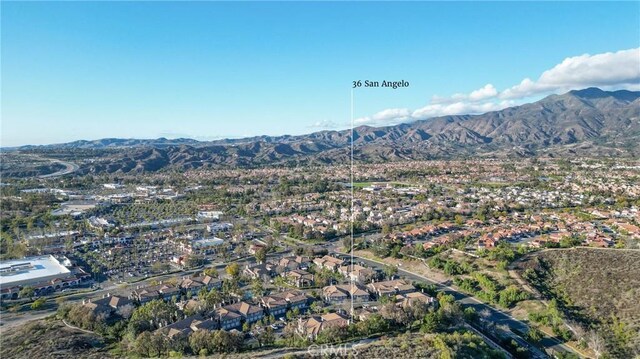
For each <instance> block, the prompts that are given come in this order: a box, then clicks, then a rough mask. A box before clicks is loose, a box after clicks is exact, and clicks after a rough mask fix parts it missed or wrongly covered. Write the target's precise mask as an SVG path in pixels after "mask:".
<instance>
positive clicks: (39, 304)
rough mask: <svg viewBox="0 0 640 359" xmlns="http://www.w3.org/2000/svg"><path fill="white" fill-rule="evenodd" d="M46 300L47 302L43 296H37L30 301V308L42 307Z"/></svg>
mask: <svg viewBox="0 0 640 359" xmlns="http://www.w3.org/2000/svg"><path fill="white" fill-rule="evenodd" d="M46 302H47V300H46V299H45V298H38V299H36V300H35V301H34V302H33V303H31V309H33V310H38V309H40V308H42V306H43V305H44V303H46Z"/></svg>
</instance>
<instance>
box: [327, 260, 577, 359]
mask: <svg viewBox="0 0 640 359" xmlns="http://www.w3.org/2000/svg"><path fill="white" fill-rule="evenodd" d="M336 253H339V254H342V255H346V256H350V255H351V254H350V253H342V252H338V251H336ZM353 258H354V260H355V259H357V260H358V261H362V262H364V263H365V264H367V265H369V266H371V267H378V268H379V267H381V266H384V265H385V263H384V262H380V261H377V260H372V259H368V258H363V257H358V256H354V257H353ZM398 274H400V275H402V276H404V277H406V278H408V279H410V280H414V281H418V282H426V283H429V284H433V285H435V286H436V288H438V289H439V290H441V291H443V292H444V293H445V294H451V295H453V297H454V298H455V299H456V300H457V301H458V302H460V303H461V304H462V305H463V306H465V307H471V308H473V309H475V311H476V312H477V313H481V312H485V313H488V314H489V315H488V317H487V320H489V321H490V322H493V323H495V324H496V325H504V326H506V327H508V328H509V329H510V330H511V331H512V332H514V336H515V337H517V338H516V340H517V341H518V342H519V344H520V345H525V346H526V347H527V348H528V349H529V350H530V352H531V353H533V356H534V357H536V358H547V357H548V355H547V354H545V353H543V352H542V351H541V350H539V349H538V348H536V347H535V346H533V345H531V344H529V343H527V342H525V341H524V340H523V339H521V338H520V337H518V336H517V335H516V334H515V333H516V332H520V333H526V332H527V331H528V330H529V326H528V325H527V324H526V323H524V322H522V321H520V320H518V319H516V318H514V317H512V316H511V315H509V314H507V313H505V312H503V311H501V310H498V309H496V308H494V307H492V306H490V305H488V304H485V303H483V302H481V301H479V300H478V299H476V298H474V297H472V296H469V295H467V294H464V293H462V292H460V291H458V290H456V289H454V288H452V287H450V286H449V285H447V284H446V283H441V282H438V281H434V280H432V279H429V278H427V277H424V276H422V275H420V274H417V273H413V272H409V271H407V270H404V269H402V268H398ZM540 344H541V345H542V346H544V347H545V349H546V350H547V351H548V352H570V353H573V354H576V355H578V356H580V357H583V356H582V355H581V354H580V353H578V352H576V351H574V350H573V349H571V348H570V347H568V346H567V345H565V344H562V343H560V342H559V341H557V340H555V339H552V338H545V339H544V340H542V341H541V343H540Z"/></svg>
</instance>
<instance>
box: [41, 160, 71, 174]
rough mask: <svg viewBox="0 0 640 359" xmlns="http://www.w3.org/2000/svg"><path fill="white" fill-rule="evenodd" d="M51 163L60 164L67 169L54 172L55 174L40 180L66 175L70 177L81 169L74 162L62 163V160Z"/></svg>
mask: <svg viewBox="0 0 640 359" xmlns="http://www.w3.org/2000/svg"><path fill="white" fill-rule="evenodd" d="M51 162H53V163H59V164H61V165H63V166H64V167H65V168H63V169H61V170H60V171H57V172H54V173H49V174H47V175H42V176H38V177H39V178H54V177H60V176H64V175H68V174H70V173H73V172H75V171H77V170H78V168H80V166H78V165H77V164H75V163H72V162H65V161H60V160H51Z"/></svg>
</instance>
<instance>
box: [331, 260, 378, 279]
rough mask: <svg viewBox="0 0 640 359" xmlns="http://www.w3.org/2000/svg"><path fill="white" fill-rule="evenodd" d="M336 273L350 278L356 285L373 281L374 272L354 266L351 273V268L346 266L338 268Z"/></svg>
mask: <svg viewBox="0 0 640 359" xmlns="http://www.w3.org/2000/svg"><path fill="white" fill-rule="evenodd" d="M338 272H339V273H340V274H342V275H343V276H345V277H347V278H350V279H351V280H352V281H356V282H358V283H367V282H369V281H371V279H373V277H374V275H375V272H374V271H373V270H371V269H369V268H365V267H363V266H360V265H357V264H356V265H354V266H353V271H351V266H349V265H346V266H342V267H340V269H338Z"/></svg>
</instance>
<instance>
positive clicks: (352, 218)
mask: <svg viewBox="0 0 640 359" xmlns="http://www.w3.org/2000/svg"><path fill="white" fill-rule="evenodd" d="M353 125H354V123H353V88H352V89H351V171H350V172H351V273H349V277H350V278H349V279H350V281H351V294H350V297H351V312H350V313H349V316H350V318H351V321H352V322H353V292H354V291H353V269H354V266H353V242H354V241H353V221H354V217H353V207H354V192H353V143H354V140H353V134H354V128H353Z"/></svg>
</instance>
